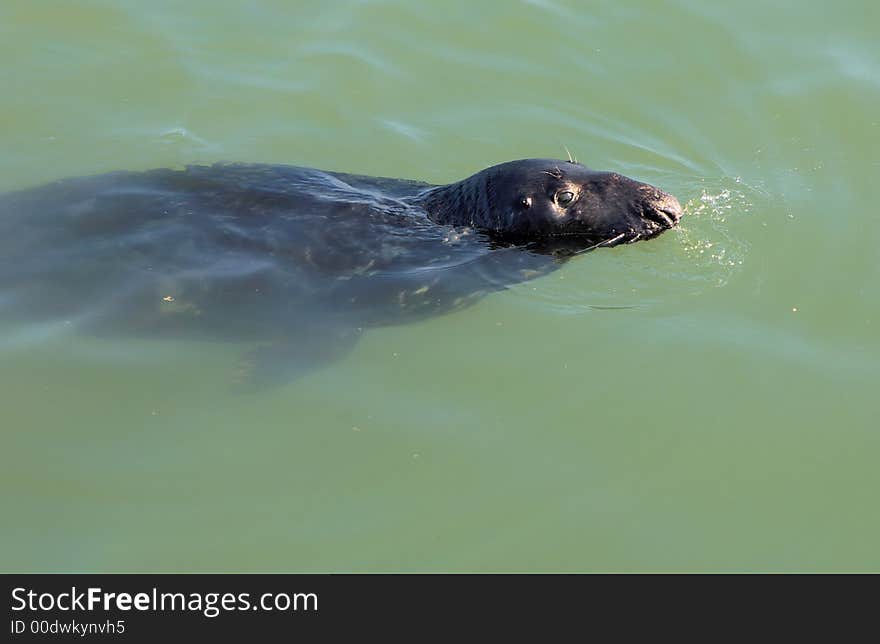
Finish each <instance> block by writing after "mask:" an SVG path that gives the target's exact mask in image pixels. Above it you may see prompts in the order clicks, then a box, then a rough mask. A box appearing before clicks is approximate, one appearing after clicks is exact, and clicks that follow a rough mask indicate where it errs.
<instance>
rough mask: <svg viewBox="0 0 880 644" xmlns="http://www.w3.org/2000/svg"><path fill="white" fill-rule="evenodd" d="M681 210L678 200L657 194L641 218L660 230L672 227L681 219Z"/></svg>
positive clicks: (662, 193) (663, 194) (670, 196)
mask: <svg viewBox="0 0 880 644" xmlns="http://www.w3.org/2000/svg"><path fill="white" fill-rule="evenodd" d="M681 215H682V209H681V204H680V203H678V199H676V198H675V197H673V196H672V195H670V194H666V193H665V192H659V191H658V194H657V196H655V197H654V198H653V199H652V200H651V201H649V202H648V204H647V208H645V212H644V213H643V215H642V217H644V218H645V219H647V220H648V221H651V222H653V223H654V224H658V225H659V226H660V227H661V229H667V228H672V227H674V226H675V225H676V224H677V223H678V222H679V220H680V219H681Z"/></svg>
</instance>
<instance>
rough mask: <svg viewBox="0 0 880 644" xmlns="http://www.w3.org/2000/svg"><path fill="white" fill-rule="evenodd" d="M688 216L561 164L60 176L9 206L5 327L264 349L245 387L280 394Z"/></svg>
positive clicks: (0, 213) (0, 306) (4, 199)
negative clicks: (376, 333) (285, 385)
mask: <svg viewBox="0 0 880 644" xmlns="http://www.w3.org/2000/svg"><path fill="white" fill-rule="evenodd" d="M680 217H681V207H680V206H679V203H678V201H676V199H675V198H674V197H672V196H670V195H668V194H666V193H664V192H662V191H661V190H659V189H657V188H655V187H653V186H650V185H648V184H645V183H641V182H638V181H635V180H633V179H629V178H627V177H624V176H621V175H619V174H616V173H613V172H597V171H594V170H590V169H589V168H586V167H585V166H583V165H580V164H578V163H573V162H570V161H559V160H554V159H524V160H520V161H511V162H509V163H503V164H500V165H496V166H492V167H490V168H487V169H485V170H483V171H481V172H478V173H476V174H474V175H472V176H470V177H468V178H466V179H463V180H462V181H459V182H455V183H451V184H447V185H439V186H438V185H431V184H427V183H423V182H419V181H411V180H403V179H390V178H382V177H368V176H360V175H352V174H345V173H338V172H325V171H321V170H315V169H311V168H302V167H295V166H281V165H259V164H254V165H242V164H219V165H213V166H190V167H187V168H185V169H183V170H170V169H158V170H151V171H147V172H115V173H110V174H104V175H98V176H93V177H83V178H74V179H65V180H61V181H57V182H54V183H51V184H48V185H45V186H40V187H37V188H32V189H27V190H22V191H19V192H14V193H8V194H5V195H2V196H0V259H2V267H0V322H6V321H17V322H26V323H36V322H53V321H57V322H64V323H65V326H66V327H67V328H71V329H74V330H80V331H86V332H104V333H113V334H120V333H124V334H137V335H141V336H156V337H201V338H209V339H222V340H242V341H256V342H259V343H261V344H262V345H263V347H264V348H263V349H259V350H257V351H256V352H255V353H252V355H251V358H252V359H251V361H250V362H251V363H252V364H253V373H252V379H253V380H255V381H268V380H271V381H284V380H289V379H290V378H294V377H296V376H299V375H302V374H303V373H306V372H308V371H309V370H311V369H313V368H315V367H316V366H320V365H321V364H326V363H328V362H331V361H333V360H335V359H337V358H339V357H340V356H342V355H344V354H345V353H346V352H347V351H348V350H350V348H351V347H353V346H354V344H355V343H356V341H357V338H358V337H359V335H360V333H361V331H362V330H363V329H364V328H367V327H371V326H380V325H389V324H400V323H405V322H410V321H413V320H417V319H420V318H424V317H426V316H430V315H437V314H441V313H445V312H449V311H453V310H456V309H460V308H462V307H464V306H467V305H469V304H471V303H473V302H475V301H476V300H478V299H479V298H480V297H482V296H484V295H486V294H487V293H490V292H492V291H496V290H500V289H503V288H505V287H507V286H509V285H511V284H514V283H517V282H522V281H525V280H528V279H533V278H535V277H538V276H540V275H544V274H546V273H548V272H550V271H552V270H555V269H556V268H558V267H559V266H560V265H562V263H564V262H565V261H567V260H568V259H569V258H571V257H573V256H574V255H577V254H579V253H582V252H585V251H587V250H591V249H593V248H596V247H600V246H614V245H618V244H623V243H631V242H634V241H638V240H642V239H648V238H651V237H655V236H656V235H658V234H660V233H662V232H663V231H665V230H668V229H669V228H671V227H673V226H675V225H676V223H677V222H678V220H679V218H680Z"/></svg>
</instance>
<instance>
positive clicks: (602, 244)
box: [573, 233, 626, 255]
mask: <svg viewBox="0 0 880 644" xmlns="http://www.w3.org/2000/svg"><path fill="white" fill-rule="evenodd" d="M625 235H626V233H620V234H619V235H617V236H615V237H611V238H609V239H606V240H604V241H600V242H599V243H598V244H593V245H592V246H588V247H587V248H582V249H581V250H579V251H577V252H576V253H573V254H574V255H582V254H584V253H588V252H590V251H591V250H596V249H597V248H600V247H602V246H605V245H607V244H613V243H614V242H616V241H619V240H620V239H621V238H622V237H624V236H625Z"/></svg>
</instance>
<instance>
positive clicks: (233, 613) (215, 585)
mask: <svg viewBox="0 0 880 644" xmlns="http://www.w3.org/2000/svg"><path fill="white" fill-rule="evenodd" d="M755 579H757V578H756V577H753V578H751V579H746V578H745V577H742V576H739V577H736V576H734V577H720V576H691V577H688V578H686V579H685V578H673V577H671V576H668V575H653V576H644V575H623V576H617V575H376V574H368V575H289V574H279V575H232V574H217V575H182V574H181V575H146V574H145V575H129V574H123V575H86V574H82V575H78V574H77V575H6V576H4V582H5V584H4V586H5V590H6V605H7V607H8V609H7V615H8V620H7V624H6V625H5V629H6V632H7V634H8V636H7V638H6V639H7V641H11V642H16V641H34V640H37V639H43V640H45V639H47V638H49V639H57V638H64V639H72V638H77V639H89V640H94V639H101V640H106V641H116V640H128V641H154V642H155V641H157V640H159V639H161V640H163V641H205V638H222V639H223V640H227V639H233V638H234V639H245V638H246V639H247V641H250V640H251V639H253V638H257V640H256V641H263V640H264V639H268V638H270V637H271V638H272V639H276V638H280V637H284V638H285V639H289V638H301V637H319V638H321V639H322V641H325V640H328V638H329V639H330V641H333V639H332V638H333V637H334V636H340V637H342V636H345V637H347V638H350V637H351V636H355V637H358V639H361V638H369V639H370V640H372V639H376V638H381V637H383V636H391V635H393V636H394V637H395V639H405V640H408V641H419V640H421V639H424V638H425V637H426V636H428V635H437V634H439V633H444V634H446V635H447V636H454V637H456V638H459V639H460V638H464V639H465V640H467V639H470V638H469V637H468V634H469V633H471V631H472V629H473V628H475V627H480V629H481V630H482V631H483V632H486V631H489V632H491V633H493V634H495V635H500V634H502V633H506V634H517V635H520V636H522V635H523V634H524V633H525V632H529V633H532V634H533V635H539V639H540V640H541V641H544V640H545V639H548V638H549V639H551V640H556V639H560V638H563V636H564V639H569V638H570V636H577V637H578V639H580V638H582V637H589V636H590V635H591V634H593V635H598V634H599V633H600V632H606V633H608V632H609V631H608V629H609V628H610V629H613V631H610V632H613V633H614V635H615V637H614V639H619V638H620V637H621V636H623V635H626V634H630V635H639V634H640V635H644V634H645V629H646V628H647V629H649V630H651V629H658V630H661V631H663V630H668V629H669V628H673V630H675V631H676V632H680V631H681V630H682V629H684V630H687V626H688V625H695V624H697V623H703V622H705V621H706V620H709V621H713V623H714V624H715V626H716V627H718V626H720V625H724V628H727V629H729V628H732V627H734V625H738V627H741V626H742V625H743V624H744V623H747V622H748V620H752V619H754V618H761V619H762V620H763V621H765V622H766V621H767V619H768V618H770V619H778V618H780V617H783V616H784V615H785V614H786V613H785V605H786V603H791V602H792V600H798V601H799V603H797V614H798V615H800V616H803V615H804V611H806V614H808V615H811V614H812V613H811V612H810V608H809V604H810V603H813V604H816V605H817V606H818V605H819V604H821V606H822V609H823V610H827V603H825V601H824V599H822V600H821V601H818V600H820V596H819V595H817V594H816V590H815V588H814V589H812V590H811V589H810V586H811V584H813V581H810V582H809V583H801V582H806V581H807V580H806V578H805V577H796V576H795V577H779V576H777V577H775V578H774V581H773V582H772V583H769V584H767V583H761V584H755V583H754V581H755ZM815 579H818V578H816V577H813V578H811V580H815ZM765 581H766V578H765ZM719 582H721V583H719ZM798 586H799V587H800V590H799V591H798ZM762 590H763V592H762ZM799 595H800V597H799ZM805 598H811V599H812V602H810V601H807V602H802V601H800V600H802V599H805ZM798 619H800V618H798ZM731 620H733V621H731ZM765 627H766V623H765ZM193 638H198V639H196V640H193Z"/></svg>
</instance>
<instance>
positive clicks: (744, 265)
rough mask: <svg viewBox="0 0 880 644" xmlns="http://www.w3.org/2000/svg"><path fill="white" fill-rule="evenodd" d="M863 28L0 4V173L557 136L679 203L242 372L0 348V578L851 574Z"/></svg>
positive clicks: (860, 506) (860, 549) (879, 346)
mask: <svg viewBox="0 0 880 644" xmlns="http://www.w3.org/2000/svg"><path fill="white" fill-rule="evenodd" d="M878 29H880V11H878V9H877V8H876V5H875V3H873V2H870V1H868V0H862V1H853V2H838V3H836V4H835V5H834V7H833V9H832V7H831V6H830V5H828V4H827V3H819V2H793V1H792V2H765V1H761V2H757V1H755V2H737V3H728V2H712V1H699V0H690V1H688V0H681V1H678V2H673V1H669V2H648V1H647V0H643V1H642V2H620V1H619V0H614V1H610V0H609V1H597V2H590V3H577V2H573V1H568V2H566V1H563V0H547V1H542V0H533V1H531V2H510V1H505V2H472V1H471V2H463V1H455V2H444V3H442V6H441V5H440V4H439V3H428V2H411V1H409V0H396V1H388V2H379V1H376V2H367V1H361V2H352V1H349V2H343V1H339V2H332V3H331V2H296V3H294V2H281V1H280V0H278V1H275V2H268V1H267V2H254V3H232V2H207V1H204V0H199V1H192V2H187V3H176V2H167V1H153V2H149V3H146V2H140V1H135V0H130V1H121V0H116V1H113V2H109V1H108V2H99V1H92V2H60V1H58V2H51V1H48V0H45V1H44V0H41V1H39V2H34V1H31V0H27V1H25V0H2V1H0V90H2V97H3V98H2V100H0V190H12V189H15V188H20V187H24V186H29V185H36V184H39V183H41V182H45V181H48V180H51V179H55V178H60V177H65V176H73V175H83V174H91V173H97V172H103V171H110V170H118V169H146V168H152V167H159V166H175V167H176V166H180V165H183V164H186V163H193V162H212V161H217V160H235V161H260V162H281V163H294V164H299V165H310V166H315V167H320V168H324V169H331V170H342V171H348V172H357V173H363V174H375V175H385V176H400V177H411V178H417V179H422V180H426V181H432V182H437V183H441V182H447V181H451V180H455V179H459V178H462V177H464V176H466V175H467V174H469V173H471V172H473V171H476V170H478V169H481V168H482V167H485V166H486V165H489V164H492V163H496V162H501V161H505V160H509V159H514V158H520V157H533V156H553V157H559V156H564V150H563V145H566V146H568V147H569V148H570V149H571V150H572V152H573V153H575V154H576V155H577V156H578V157H579V159H580V160H581V161H582V162H584V163H586V164H587V165H589V166H591V167H595V168H598V169H607V170H616V171H618V172H621V173H623V174H626V175H629V176H632V177H635V178H638V179H641V180H644V181H648V182H651V183H654V184H656V185H658V186H660V187H662V188H663V189H665V190H667V191H669V192H671V193H673V194H675V195H677V196H678V197H679V199H680V200H681V201H682V203H683V204H685V208H686V215H685V218H684V220H683V222H682V226H681V229H680V230H677V231H674V232H672V233H668V234H666V235H664V236H662V237H661V238H659V239H657V240H655V241H652V242H648V243H640V244H636V245H633V246H627V247H618V248H615V249H603V250H600V251H597V252H595V253H591V254H590V255H588V256H585V257H582V258H579V259H578V260H577V261H573V262H571V263H570V264H568V265H567V266H566V267H565V268H564V269H563V270H562V271H559V272H557V273H554V274H552V275H550V276H548V277H546V278H542V279H540V280H537V281H535V282H531V283H526V284H521V285H519V286H516V287H514V288H512V289H510V290H508V291H505V292H503V293H498V294H495V295H492V296H490V297H488V298H486V299H484V300H482V301H481V302H479V303H478V304H477V305H476V306H474V307H472V308H470V309H467V310H465V311H463V312H460V313H455V314H452V315H448V316H444V317H437V318H433V319H431V320H428V321H425V322H423V323H419V324H412V325H407V326H398V327H388V328H382V329H377V330H372V331H370V332H368V333H367V334H366V335H365V337H364V338H363V341H362V342H361V343H360V344H359V345H358V346H357V348H356V349H355V351H354V353H353V354H351V355H350V356H349V357H348V358H346V359H345V360H344V361H342V362H340V363H337V364H335V365H333V366H331V367H329V368H327V369H325V370H323V371H320V372H319V373H316V374H314V375H312V376H310V377H307V378H304V379H302V380H300V381H298V382H295V383H292V384H290V385H289V386H286V387H283V388H280V389H274V390H270V391H265V392H261V393H255V394H249V395H243V394H233V393H230V387H229V383H230V379H231V374H232V372H233V371H234V368H235V364H236V360H237V359H238V356H239V354H240V347H237V346H235V345H223V344H196V343H193V344H186V343H178V344H174V345H172V344H168V343H158V342H153V343H150V342H147V341H137V342H132V341H120V340H107V339H94V338H82V339H72V338H70V337H64V338H56V337H53V336H51V335H45V334H44V335H40V334H39V333H38V332H37V331H34V332H33V333H23V334H17V335H14V336H13V335H8V336H7V337H5V339H4V338H0V435H2V454H0V513H2V516H3V521H2V528H0V553H2V554H0V570H5V571H203V570H213V571H416V570H421V571H423V570H430V571H631V570H644V571H655V570H677V571H703V570H730V571H743V570H791V571H804V570H821V571H825V570H871V571H880V549H878V547H877V544H878V543H880V511H878V504H877V500H876V497H877V490H878V488H880V468H878V467H877V462H878V460H880V423H878V420H877V419H878V391H877V390H878V383H880V341H878V337H877V336H878V331H880V297H878V294H880V286H878V282H880V261H878V253H877V248H878V245H880V228H878V223H880V219H878V207H877V205H876V204H877V192H876V185H877V177H878V174H880V154H878V152H880V116H878V114H880V111H878V105H880V44H878V39H877V34H878ZM0 261H2V258H0Z"/></svg>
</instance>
